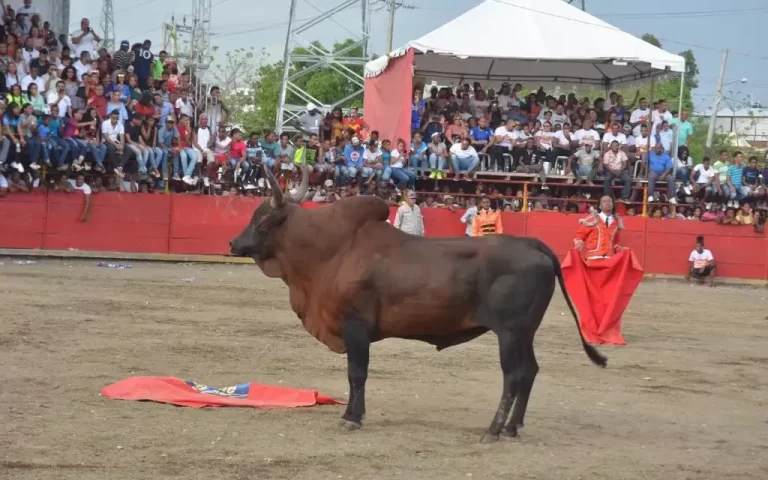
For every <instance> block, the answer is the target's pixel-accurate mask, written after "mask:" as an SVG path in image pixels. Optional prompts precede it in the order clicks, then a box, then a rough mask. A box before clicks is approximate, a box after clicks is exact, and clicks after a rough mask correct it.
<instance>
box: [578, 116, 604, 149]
mask: <svg viewBox="0 0 768 480" xmlns="http://www.w3.org/2000/svg"><path fill="white" fill-rule="evenodd" d="M573 136H574V138H575V139H576V141H577V142H578V144H579V147H582V148H583V147H584V144H585V143H587V142H589V141H591V142H592V145H600V134H599V133H597V132H596V131H595V130H593V129H592V121H591V120H590V119H588V118H586V119H584V123H583V124H582V128H581V129H580V130H577V131H576V133H574V134H573Z"/></svg>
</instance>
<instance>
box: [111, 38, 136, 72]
mask: <svg viewBox="0 0 768 480" xmlns="http://www.w3.org/2000/svg"><path fill="white" fill-rule="evenodd" d="M130 46H131V44H130V42H129V41H128V40H123V41H122V42H120V48H119V49H118V50H117V51H116V52H115V53H114V54H113V55H112V61H113V62H114V63H115V68H116V69H117V71H119V72H125V71H127V70H128V67H129V66H130V65H131V52H130V51H129V49H130Z"/></svg>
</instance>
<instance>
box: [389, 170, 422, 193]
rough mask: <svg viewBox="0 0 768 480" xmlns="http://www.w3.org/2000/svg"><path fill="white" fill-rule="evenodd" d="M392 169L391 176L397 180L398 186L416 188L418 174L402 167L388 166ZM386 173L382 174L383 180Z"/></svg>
mask: <svg viewBox="0 0 768 480" xmlns="http://www.w3.org/2000/svg"><path fill="white" fill-rule="evenodd" d="M387 168H389V169H390V172H389V176H390V177H391V178H392V180H394V181H395V184H396V185H397V188H399V189H401V190H402V189H403V188H408V189H410V190H415V189H416V174H415V173H413V171H411V170H408V169H405V168H401V167H387ZM383 178H384V175H382V180H383Z"/></svg>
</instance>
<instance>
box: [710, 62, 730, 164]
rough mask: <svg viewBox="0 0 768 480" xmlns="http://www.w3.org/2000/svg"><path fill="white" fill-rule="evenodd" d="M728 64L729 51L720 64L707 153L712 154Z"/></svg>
mask: <svg viewBox="0 0 768 480" xmlns="http://www.w3.org/2000/svg"><path fill="white" fill-rule="evenodd" d="M727 63H728V49H725V50H723V60H722V63H720V76H719V77H717V90H716V91H715V100H714V102H713V103H712V114H711V115H710V117H709V129H708V130H707V143H706V153H707V155H711V154H712V139H713V138H714V136H715V122H716V121H717V109H718V108H719V107H720V100H722V99H723V81H724V80H725V65H726V64H727Z"/></svg>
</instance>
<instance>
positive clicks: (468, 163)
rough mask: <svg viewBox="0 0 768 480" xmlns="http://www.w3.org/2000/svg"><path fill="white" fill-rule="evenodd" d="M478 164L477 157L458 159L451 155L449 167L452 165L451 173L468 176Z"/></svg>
mask: <svg viewBox="0 0 768 480" xmlns="http://www.w3.org/2000/svg"><path fill="white" fill-rule="evenodd" d="M479 163H480V159H479V158H478V157H463V158H459V157H457V156H456V155H451V165H453V173H454V174H456V175H458V174H460V173H465V174H469V173H471V172H472V171H473V170H474V169H476V168H477V165H478V164H479Z"/></svg>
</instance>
